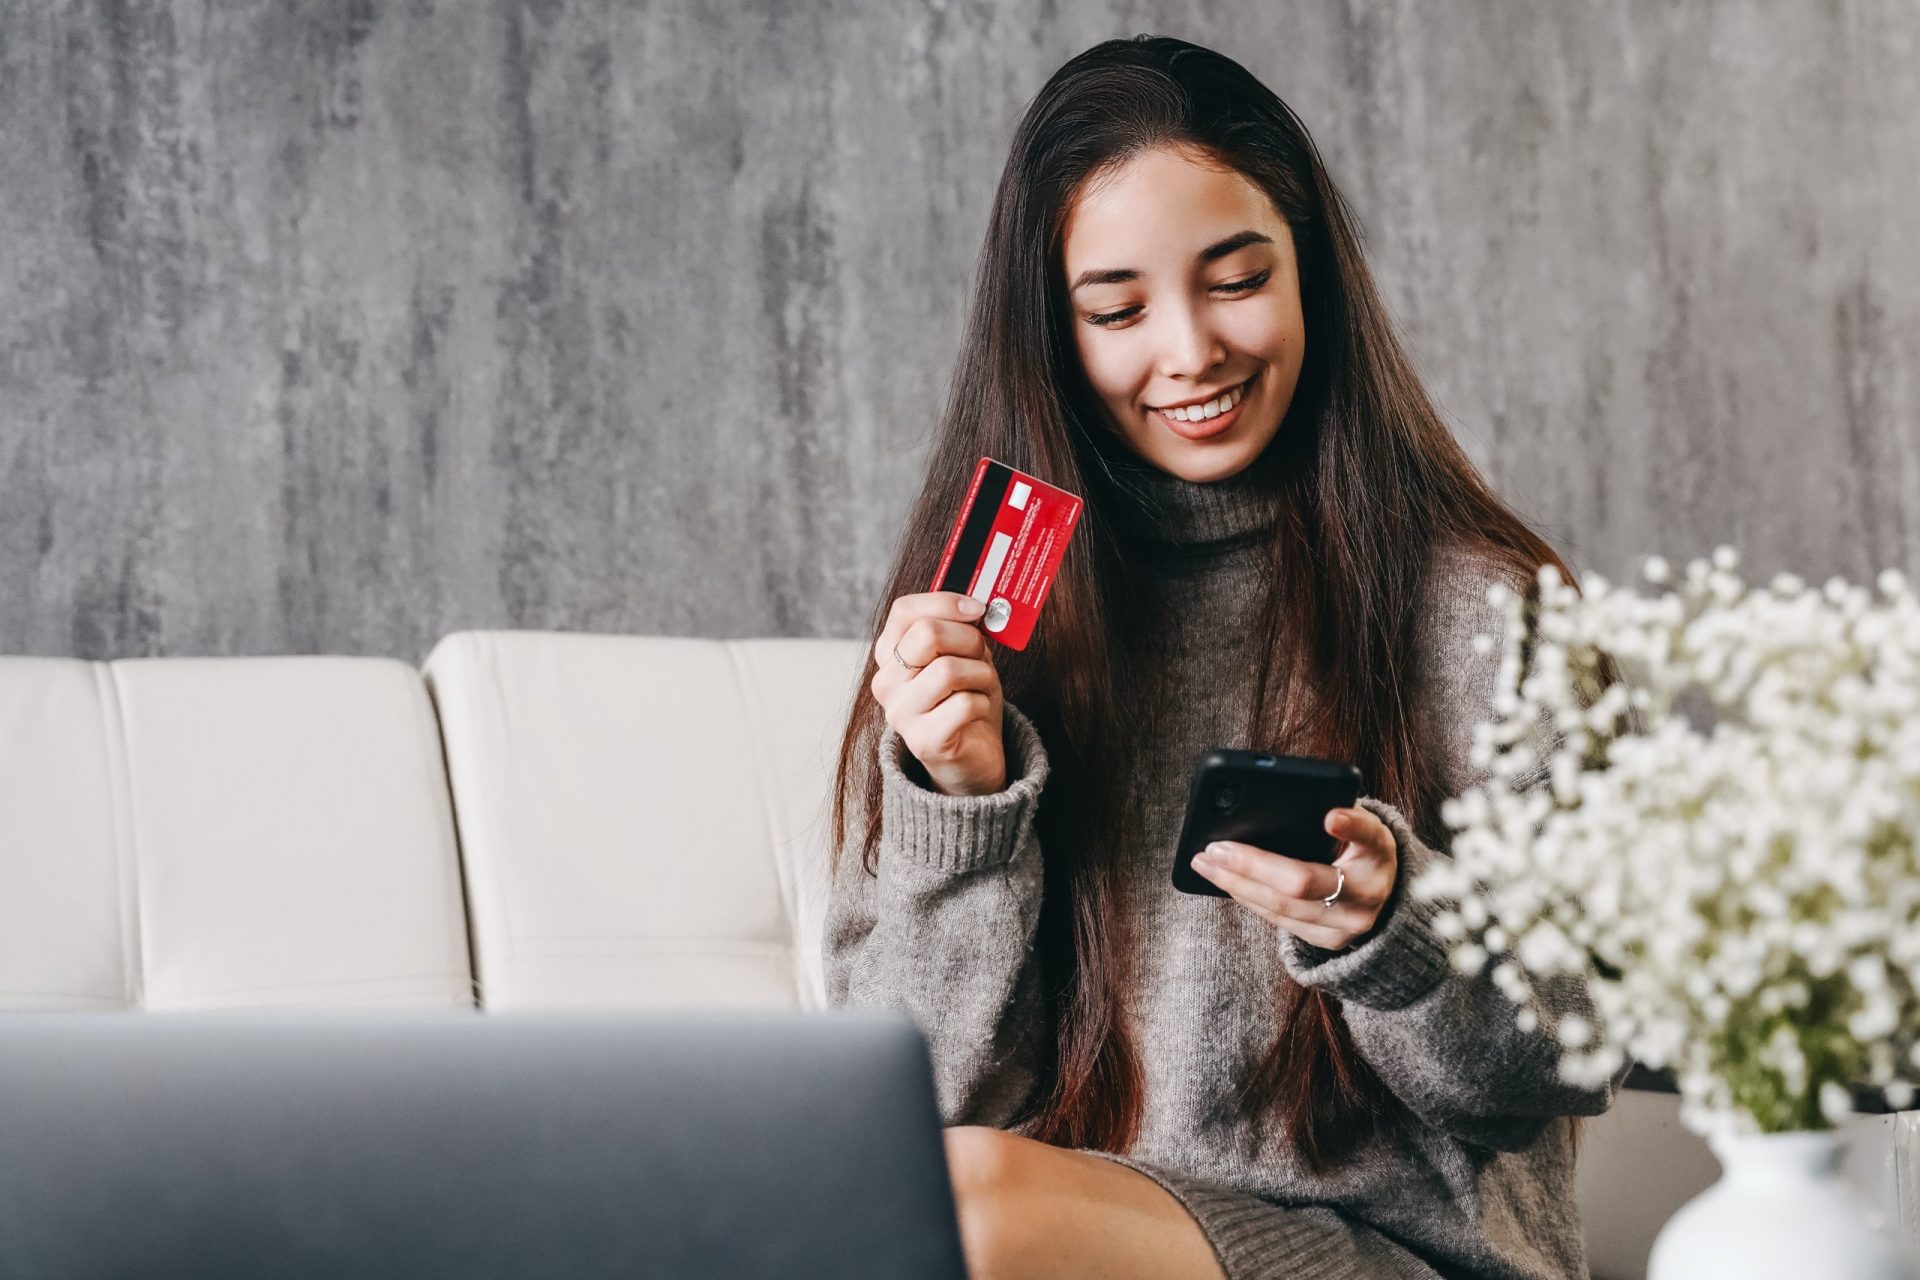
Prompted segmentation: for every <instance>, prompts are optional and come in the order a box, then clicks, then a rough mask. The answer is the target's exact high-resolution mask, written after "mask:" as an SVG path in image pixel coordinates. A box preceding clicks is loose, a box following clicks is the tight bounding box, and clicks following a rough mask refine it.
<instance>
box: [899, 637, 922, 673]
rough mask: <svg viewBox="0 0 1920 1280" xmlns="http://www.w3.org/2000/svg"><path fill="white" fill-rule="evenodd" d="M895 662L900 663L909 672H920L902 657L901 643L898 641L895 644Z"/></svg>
mask: <svg viewBox="0 0 1920 1280" xmlns="http://www.w3.org/2000/svg"><path fill="white" fill-rule="evenodd" d="M893 660H894V661H895V662H897V663H899V664H900V665H901V666H903V667H905V668H906V669H907V670H909V671H918V670H920V668H919V667H916V666H914V665H913V664H912V663H911V662H908V661H907V660H906V659H905V658H903V657H901V656H900V642H899V641H898V640H896V641H894V642H893Z"/></svg>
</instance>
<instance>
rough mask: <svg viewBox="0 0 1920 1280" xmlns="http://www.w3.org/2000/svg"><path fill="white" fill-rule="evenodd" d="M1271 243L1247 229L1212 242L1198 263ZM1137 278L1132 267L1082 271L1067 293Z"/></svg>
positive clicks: (1268, 239)
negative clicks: (1252, 246)
mask: <svg viewBox="0 0 1920 1280" xmlns="http://www.w3.org/2000/svg"><path fill="white" fill-rule="evenodd" d="M1272 243H1273V237H1272V236H1269V235H1263V234H1261V233H1260V232H1258V231H1255V230H1253V229H1252V228H1251V227H1249V228H1248V229H1247V230H1245V231H1236V232H1234V233H1233V234H1232V235H1230V236H1228V237H1227V238H1226V239H1224V240H1216V241H1214V242H1213V243H1212V244H1210V245H1208V246H1207V247H1206V248H1204V249H1202V250H1201V251H1200V254H1199V257H1198V261H1200V262H1203V263H1205V262H1214V261H1217V260H1219V259H1221V258H1224V257H1226V256H1227V255H1228V254H1230V253H1232V252H1233V251H1234V250H1235V249H1244V248H1246V247H1247V246H1248V245H1250V244H1272ZM1139 278H1140V273H1139V272H1138V271H1136V270H1134V269H1133V268H1132V267H1110V268H1105V269H1095V270H1092V271H1082V272H1081V273H1080V274H1079V275H1078V276H1076V277H1074V281H1073V284H1072V285H1070V286H1068V288H1067V292H1068V293H1069V294H1073V293H1078V292H1079V291H1080V290H1081V289H1082V288H1084V287H1085V286H1087V285H1090V284H1125V283H1126V282H1127V281H1129V280H1138V279H1139Z"/></svg>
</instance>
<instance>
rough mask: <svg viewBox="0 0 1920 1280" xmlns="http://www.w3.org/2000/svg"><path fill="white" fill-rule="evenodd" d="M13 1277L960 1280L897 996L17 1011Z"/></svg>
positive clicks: (8, 1241)
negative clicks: (846, 1004) (404, 1007)
mask: <svg viewBox="0 0 1920 1280" xmlns="http://www.w3.org/2000/svg"><path fill="white" fill-rule="evenodd" d="M0 1275H5V1276H34V1277H56V1276H75V1277H79V1276H85V1277H94V1276H132V1275H139V1276H146V1277H156V1278H158V1277H171V1276H193V1277H196V1278H200V1280H213V1278H216V1277H228V1276H232V1277H242V1276H244V1277H248V1280H253V1278H255V1277H261V1276H276V1277H290V1278H304V1277H320V1276H328V1277H334V1276H356V1277H360V1276H366V1277H374V1276H393V1277H402V1276H404V1277H409V1278H410V1280H419V1278H421V1277H432V1276H449V1277H453V1276H458V1277H463V1278H467V1280H478V1278H480V1277H509V1276H511V1277H529V1276H542V1277H548V1276H553V1277H558V1276H565V1277H570V1278H571V1277H577V1278H581V1280H585V1278H586V1277H596V1276H609V1277H611V1276H621V1277H635V1276H660V1277H678V1276H690V1277H691V1276H699V1277H709V1276H714V1277H739V1278H741V1280H753V1278H757V1277H776V1276H777V1277H781V1278H782V1280H787V1278H789V1277H797V1276H834V1277H874V1278H875V1280H878V1278H879V1277H914V1278H915V1280H924V1278H928V1277H932V1278H936V1280H940V1278H951V1280H964V1275H965V1269H964V1264H963V1262H962V1260H961V1253H960V1242H959V1234H958V1231H957V1229H956V1225H955V1221H954V1212H953V1200H952V1192H951V1187H950V1185H949V1182H948V1179H947V1169H946V1161H945V1157H944V1151H943V1147H942V1143H941V1135H940V1117H939V1114H938V1110H937V1104H936V1102H935V1098H934V1092H933V1080H932V1073H931V1067H930V1064H929V1061H928V1057H927V1050H926V1045H925V1042H924V1040H923V1039H922V1038H921V1036H920V1034H919V1032H918V1030H917V1029H916V1028H915V1027H914V1025H913V1023H912V1022H911V1021H910V1020H909V1019H908V1018H907V1017H906V1015H905V1014H904V1013H900V1012H898V1011H894V1010H885V1011H882V1010H872V1009H858V1010H857V1009H835V1010H830V1011H824V1012H800V1011H778V1012H775V1011H754V1012H740V1011H727V1012H718V1011H711V1010H702V1011H698V1012H693V1011H687V1012H678V1011H676V1012H647V1013H636V1012H622V1013H612V1012H564V1013H563V1012H546V1011H542V1012H518V1011H516V1012H492V1013H487V1012H480V1011H473V1012H467V1011H464V1010H447V1011H443V1012H441V1011H437V1012H417V1011H408V1012H395V1011H355V1012H351V1013H349V1012H341V1011H299V1012H294V1011H286V1010H271V1011H247V1012H220V1013H126V1012H110V1013H109V1012H58V1013H38V1012H35V1013H9V1014H6V1015H5V1016H4V1017H0Z"/></svg>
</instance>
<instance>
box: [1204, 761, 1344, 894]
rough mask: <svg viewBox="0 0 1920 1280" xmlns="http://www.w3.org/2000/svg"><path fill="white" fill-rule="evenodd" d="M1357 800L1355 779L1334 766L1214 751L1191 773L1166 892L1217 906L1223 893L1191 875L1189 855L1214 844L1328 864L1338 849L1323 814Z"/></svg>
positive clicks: (1338, 844) (1342, 807) (1336, 764)
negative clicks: (1207, 898)
mask: <svg viewBox="0 0 1920 1280" xmlns="http://www.w3.org/2000/svg"><path fill="white" fill-rule="evenodd" d="M1359 799H1360V771H1359V770H1358V769H1356V768H1354V767H1353V766H1352V765H1350V764H1343V763H1341V762H1340V761H1338V760H1316V759H1314V758H1313V757H1312V756H1276V755H1268V754H1266V753H1264V752H1259V751H1240V750H1237V749H1235V748H1232V747H1215V748H1214V749H1213V750H1211V751H1208V752H1206V753H1204V754H1203V755H1201V757H1200V758H1199V760H1197V761H1195V763H1194V766H1193V789H1192V791H1191V792H1190V793H1189V794H1188V796H1187V819H1186V821H1185V822H1183V823H1182V824H1181V825H1180V847H1179V848H1178V849H1177V850H1176V851H1175V853H1174V857H1173V887H1174V888H1176V889H1178V890H1180V892H1182V893H1207V894H1212V895H1213V896H1214V897H1216V898H1224V897H1226V896H1227V891H1226V890H1225V889H1222V888H1221V887H1220V886H1219V885H1217V884H1215V883H1214V882H1213V881H1211V880H1209V879H1207V878H1206V877H1205V876H1203V875H1201V874H1200V873H1199V872H1197V871H1195V870H1194V869H1193V855H1194V854H1196V853H1198V852H1200V850H1202V849H1204V848H1206V847H1207V845H1208V844H1209V843H1211V842H1212V841H1215V840H1235V841H1238V842H1239V843H1241V844H1250V845H1253V846H1254V847H1255V848H1258V849H1266V850H1268V851H1270V852H1272V853H1278V854H1283V855H1285V856H1286V857H1289V858H1300V859H1302V860H1304V861H1308V862H1332V861H1333V860H1334V859H1335V858H1336V857H1338V856H1339V854H1340V841H1339V839H1338V838H1337V837H1335V836H1331V835H1329V834H1327V812H1328V810H1331V809H1350V808H1352V807H1353V805H1354V804H1355V802H1357V801H1358V800H1359Z"/></svg>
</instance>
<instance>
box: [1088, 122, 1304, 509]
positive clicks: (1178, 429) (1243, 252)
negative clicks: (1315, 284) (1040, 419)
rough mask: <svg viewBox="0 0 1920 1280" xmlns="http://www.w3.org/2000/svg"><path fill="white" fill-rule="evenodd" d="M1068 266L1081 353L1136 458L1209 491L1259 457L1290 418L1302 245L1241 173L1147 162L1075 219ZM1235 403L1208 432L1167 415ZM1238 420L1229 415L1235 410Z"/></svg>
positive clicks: (1129, 166) (1103, 183) (1158, 159)
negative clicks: (1298, 247) (1297, 246)
mask: <svg viewBox="0 0 1920 1280" xmlns="http://www.w3.org/2000/svg"><path fill="white" fill-rule="evenodd" d="M1063 248H1064V257H1065V263H1066V286H1067V289H1068V308H1069V311H1070V313H1071V315H1072V317H1073V333H1074V345H1075V346H1076V347H1077V348H1078V350H1079V353H1080V360H1081V365H1082V367H1083V368H1084V369H1085V370H1086V374H1087V381H1088V382H1089V383H1091V384H1092V386H1093V390H1094V393H1095V394H1096V395H1097V396H1098V397H1099V399H1100V403H1101V404H1102V406H1104V408H1105V410H1106V414H1107V418H1108V420H1109V422H1110V423H1111V424H1112V426H1113V427H1114V428H1115V429H1116V430H1117V431H1118V432H1119V434H1120V436H1121V438H1122V439H1123V440H1125V441H1126V444H1127V446H1128V448H1130V449H1131V450H1132V451H1133V452H1134V453H1136V454H1138V455H1139V456H1140V457H1141V458H1143V459H1145V460H1146V461H1147V462H1150V463H1152V464H1153V465H1154V466H1156V467H1158V468H1160V470H1162V471H1166V472H1170V473H1171V474H1173V475H1176V476H1179V477H1181V478H1182V479H1185V480H1192V481H1195V482H1197V483H1202V484H1205V483H1210V482H1212V481H1215V480H1224V479H1226V478H1227V477H1228V476H1231V475H1234V474H1235V473H1237V472H1239V471H1240V470H1242V469H1243V468H1245V467H1246V466H1248V465H1249V464H1250V463H1252V462H1253V460H1254V459H1255V458H1257V457H1259V456H1260V453H1261V451H1262V450H1264V449H1265V448H1266V447H1267V445H1268V443H1269V442H1270V441H1272V439H1273V437H1274V435H1275V434H1276V433H1277V432H1278V431H1279V430H1280V422H1281V419H1283V418H1285V417H1286V414H1287V406H1288V405H1289V404H1291V403H1292V401H1293V389H1294V384H1295V383H1296V382H1298V380H1299V377H1300V359H1301V355H1302V353H1303V351H1304V350H1305V347H1306V328H1305V324H1304V322H1303V320H1302V318H1301V315H1300V279H1299V276H1298V274H1297V272H1296V270H1295V265H1294V257H1293V235H1292V233H1291V232H1290V231H1289V230H1288V228H1287V224H1286V222H1285V220H1284V219H1282V218H1281V217H1280V216H1279V214H1278V213H1276V212H1275V210H1274V208H1273V205H1272V202H1271V201H1269V200H1268V199H1267V196H1266V193H1265V192H1263V191H1262V190H1261V189H1260V188H1259V187H1257V186H1255V185H1254V184H1253V183H1252V182H1251V181H1249V180H1248V179H1247V178H1245V177H1243V176H1242V175H1241V174H1240V173H1238V172H1236V171H1234V170H1227V171H1225V172H1221V171H1218V170H1215V169H1211V168H1203V167H1202V166H1200V165H1199V164H1196V163H1194V162H1193V161H1192V160H1190V159H1188V158H1187V157H1186V156H1185V155H1183V154H1182V153H1180V152H1177V151H1173V150H1169V149H1157V150H1153V151H1148V152H1144V153H1142V154H1141V155H1139V156H1136V157H1135V158H1133V159H1132V160H1130V161H1128V162H1127V163H1126V164H1125V165H1124V166H1122V167H1121V168H1119V169H1117V170H1115V171H1113V172H1112V173H1110V174H1108V175H1106V177H1105V178H1104V179H1103V180H1099V181H1097V182H1095V183H1092V184H1089V186H1088V187H1087V189H1085V190H1084V191H1083V192H1082V193H1081V197H1080V200H1079V201H1078V203H1077V204H1076V205H1075V206H1074V208H1073V209H1072V211H1071V213H1070V214H1069V215H1068V219H1067V223H1066V227H1065V243H1064V246H1063ZM1229 392H1230V393H1231V394H1232V395H1234V396H1239V397H1241V398H1240V400H1239V402H1238V403H1237V404H1235V403H1234V402H1233V400H1232V399H1231V398H1229V399H1228V400H1227V401H1225V402H1222V403H1220V404H1216V405H1215V406H1214V407H1215V408H1216V409H1222V408H1224V412H1220V413H1218V415H1217V416H1215V417H1213V418H1212V419H1210V420H1206V421H1179V420H1176V419H1175V418H1172V417H1169V416H1168V415H1167V413H1165V412H1164V410H1167V409H1169V408H1170V407H1172V406H1176V405H1188V404H1190V403H1191V402H1195V401H1198V402H1200V403H1199V404H1194V405H1193V406H1192V407H1191V408H1190V409H1188V410H1187V411H1186V412H1187V413H1191V414H1193V415H1194V416H1195V417H1202V416H1204V414H1205V413H1206V409H1205V408H1204V404H1205V402H1207V401H1209V400H1213V399H1215V398H1216V397H1219V396H1220V395H1222V394H1223V393H1229ZM1227 406H1231V407H1227Z"/></svg>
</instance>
